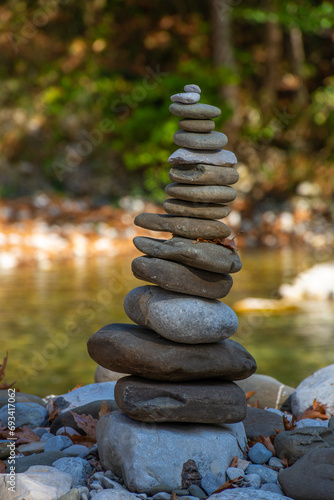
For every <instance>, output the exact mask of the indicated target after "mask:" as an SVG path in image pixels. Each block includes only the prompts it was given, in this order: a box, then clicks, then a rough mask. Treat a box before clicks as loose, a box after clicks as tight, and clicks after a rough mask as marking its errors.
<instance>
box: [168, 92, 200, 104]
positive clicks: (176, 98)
mask: <svg viewBox="0 0 334 500" xmlns="http://www.w3.org/2000/svg"><path fill="white" fill-rule="evenodd" d="M200 98H201V96H200V95H199V93H198V92H181V93H180V94H174V95H172V96H171V98H170V100H171V101H172V102H180V103H182V104H196V102H198V101H199V100H200Z"/></svg>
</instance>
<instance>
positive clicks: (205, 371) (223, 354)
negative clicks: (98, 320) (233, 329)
mask: <svg viewBox="0 0 334 500" xmlns="http://www.w3.org/2000/svg"><path fill="white" fill-rule="evenodd" d="M87 348H88V352H89V355H90V356H91V357H92V359H93V360H94V361H95V362H96V363H98V364H99V365H101V366H103V367H104V368H107V369H108V370H112V371H116V372H120V373H131V374H132V375H136V376H138V377H144V378H148V379H150V380H162V381H166V382H182V381H186V380H201V379H206V378H219V379H221V380H230V381H233V380H240V379H243V378H247V377H249V376H250V375H251V374H252V373H254V372H255V370H256V363H255V360H254V358H253V357H252V356H251V354H250V353H249V352H248V351H246V349H245V348H244V347H242V346H241V345H240V344H238V343H237V342H235V341H234V340H231V339H227V340H221V341H220V342H216V343H214V344H197V345H189V344H178V343H176V342H172V341H171V340H167V339H164V338H163V337H161V336H160V335H158V334H157V333H155V332H153V331H152V330H149V329H147V328H142V327H140V326H137V325H128V324H124V323H114V324H112V325H107V326H105V327H103V328H101V330H99V331H98V332H96V333H94V335H92V336H91V337H90V339H89V340H88V343H87Z"/></svg>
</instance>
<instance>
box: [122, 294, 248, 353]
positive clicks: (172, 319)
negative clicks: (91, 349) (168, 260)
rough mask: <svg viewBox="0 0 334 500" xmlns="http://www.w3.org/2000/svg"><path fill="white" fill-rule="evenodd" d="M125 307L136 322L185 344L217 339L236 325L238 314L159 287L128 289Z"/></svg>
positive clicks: (213, 303) (226, 307)
mask: <svg viewBox="0 0 334 500" xmlns="http://www.w3.org/2000/svg"><path fill="white" fill-rule="evenodd" d="M124 310H125V312H126V314H127V315H128V316H129V318H130V319H131V320H132V321H134V322H135V323H137V324H138V325H140V326H143V327H147V328H151V329H152V330H154V331H155V332H157V333H159V334H160V335H162V336H163V337H165V338H166V339H169V340H172V341H173V342H181V343H185V344H203V343H204V344H205V343H210V342H219V341H220V340H224V339H226V338H229V337H231V335H233V334H234V333H235V332H236V330H237V328H238V318H237V315H236V314H235V312H234V311H233V310H232V309H231V308H230V307H229V306H227V305H226V304H224V303H223V302H220V301H219V300H211V299H203V298H200V297H194V296H191V295H185V294H180V293H174V292H168V291H167V290H163V289H162V288H160V287H158V286H151V285H147V286H142V287H138V288H135V289H134V290H131V292H129V293H128V294H127V296H126V297H125V300H124Z"/></svg>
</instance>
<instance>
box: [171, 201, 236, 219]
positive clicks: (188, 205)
mask: <svg viewBox="0 0 334 500" xmlns="http://www.w3.org/2000/svg"><path fill="white" fill-rule="evenodd" d="M163 208H164V210H165V212H167V213H168V214H170V215H179V216H181V217H196V218H198V219H223V218H224V217H227V216H228V215H229V213H230V212H231V208H230V207H228V206H227V205H219V204H216V203H198V202H192V201H184V200H177V199H175V198H169V199H168V200H166V201H164V203H163Z"/></svg>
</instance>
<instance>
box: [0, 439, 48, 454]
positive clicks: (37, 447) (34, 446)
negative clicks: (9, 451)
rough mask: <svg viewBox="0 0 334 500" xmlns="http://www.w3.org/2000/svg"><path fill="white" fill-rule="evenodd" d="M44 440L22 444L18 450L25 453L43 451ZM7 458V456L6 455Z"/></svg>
mask: <svg viewBox="0 0 334 500" xmlns="http://www.w3.org/2000/svg"><path fill="white" fill-rule="evenodd" d="M44 445H45V442H44V441H35V442H32V443H27V444H20V445H19V446H18V447H17V451H19V452H20V453H23V455H25V456H27V455H32V454H33V453H42V452H43V451H44ZM6 458H7V457H6Z"/></svg>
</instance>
